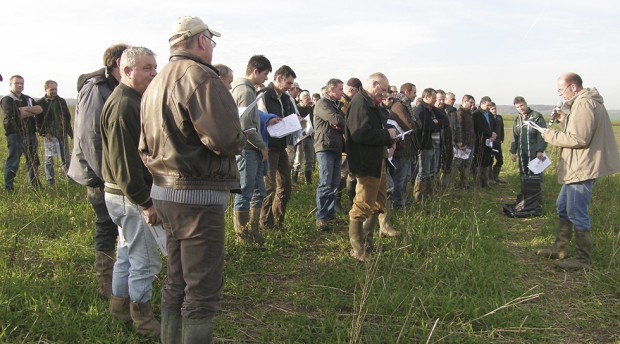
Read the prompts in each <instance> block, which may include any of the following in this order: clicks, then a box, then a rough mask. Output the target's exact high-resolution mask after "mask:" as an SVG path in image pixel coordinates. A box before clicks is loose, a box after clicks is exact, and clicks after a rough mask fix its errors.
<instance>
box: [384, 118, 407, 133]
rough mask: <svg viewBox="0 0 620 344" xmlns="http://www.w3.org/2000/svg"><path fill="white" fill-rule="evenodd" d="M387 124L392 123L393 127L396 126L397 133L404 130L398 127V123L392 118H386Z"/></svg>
mask: <svg viewBox="0 0 620 344" xmlns="http://www.w3.org/2000/svg"><path fill="white" fill-rule="evenodd" d="M387 124H389V125H393V126H394V128H396V130H398V133H399V134H400V133H402V132H403V131H404V130H403V128H401V127H400V125H398V122H396V121H395V120H393V119H388V120H387Z"/></svg>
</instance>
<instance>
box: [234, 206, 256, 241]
mask: <svg viewBox="0 0 620 344" xmlns="http://www.w3.org/2000/svg"><path fill="white" fill-rule="evenodd" d="M249 221H250V212H249V211H235V213H234V215H233V225H234V227H235V234H236V241H237V243H240V244H246V245H251V244H252V243H254V238H253V237H252V233H250V230H249V228H248V227H249V226H248V222H249Z"/></svg>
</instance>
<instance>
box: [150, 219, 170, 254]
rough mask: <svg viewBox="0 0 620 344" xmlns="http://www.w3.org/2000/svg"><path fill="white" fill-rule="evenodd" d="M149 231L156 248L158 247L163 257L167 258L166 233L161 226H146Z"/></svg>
mask: <svg viewBox="0 0 620 344" xmlns="http://www.w3.org/2000/svg"><path fill="white" fill-rule="evenodd" d="M148 227H149V229H150V230H151V234H153V238H155V241H156V242H157V246H159V250H160V251H161V254H162V255H163V256H164V257H167V256H168V249H167V248H166V232H165V231H164V228H163V227H162V226H161V225H156V226H148Z"/></svg>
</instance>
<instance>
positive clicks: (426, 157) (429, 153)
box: [417, 148, 435, 180]
mask: <svg viewBox="0 0 620 344" xmlns="http://www.w3.org/2000/svg"><path fill="white" fill-rule="evenodd" d="M418 159H419V160H418V161H419V163H420V170H419V172H418V177H417V179H418V180H431V179H433V177H434V176H435V170H434V169H435V150H434V149H432V148H431V149H420V155H419V157H418Z"/></svg>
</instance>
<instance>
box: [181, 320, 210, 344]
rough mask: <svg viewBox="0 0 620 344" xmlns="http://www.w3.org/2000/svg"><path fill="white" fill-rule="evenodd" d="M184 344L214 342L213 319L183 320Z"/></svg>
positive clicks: (208, 343)
mask: <svg viewBox="0 0 620 344" xmlns="http://www.w3.org/2000/svg"><path fill="white" fill-rule="evenodd" d="M182 326H183V335H182V336H183V339H182V343H183V344H186V343H188V344H190V343H191V344H194V343H195V344H199V343H200V344H211V343H212V342H213V317H208V318H202V319H188V318H183V325H182Z"/></svg>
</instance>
